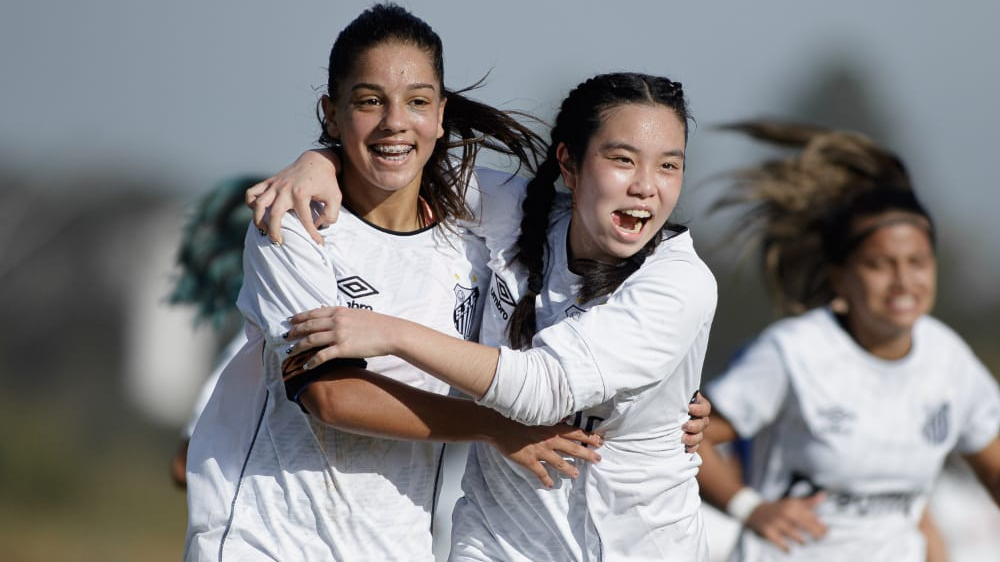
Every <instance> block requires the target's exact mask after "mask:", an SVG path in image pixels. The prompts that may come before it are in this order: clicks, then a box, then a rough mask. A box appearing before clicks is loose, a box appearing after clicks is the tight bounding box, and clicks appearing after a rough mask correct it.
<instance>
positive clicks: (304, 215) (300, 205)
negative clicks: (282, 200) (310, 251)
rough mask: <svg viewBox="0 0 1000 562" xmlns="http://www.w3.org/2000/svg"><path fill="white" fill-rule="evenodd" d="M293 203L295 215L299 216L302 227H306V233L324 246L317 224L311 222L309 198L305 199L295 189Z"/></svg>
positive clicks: (293, 190)
mask: <svg viewBox="0 0 1000 562" xmlns="http://www.w3.org/2000/svg"><path fill="white" fill-rule="evenodd" d="M292 201H293V205H294V206H295V214H296V215H298V216H299V220H300V221H302V226H304V227H305V229H306V232H308V233H309V237H310V238H312V239H313V241H315V242H316V243H317V244H319V245H320V246H322V245H323V236H322V235H321V234H320V233H319V229H318V228H316V224H315V223H314V222H313V221H312V220H309V219H311V218H312V207H310V205H309V198H308V197H303V196H302V195H301V194H300V193H298V191H297V190H296V189H294V188H293V189H292Z"/></svg>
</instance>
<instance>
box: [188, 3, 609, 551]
mask: <svg viewBox="0 0 1000 562" xmlns="http://www.w3.org/2000/svg"><path fill="white" fill-rule="evenodd" d="M322 109H323V118H322V141H323V142H324V143H325V144H326V145H327V146H329V147H331V148H332V149H333V150H335V151H336V152H337V154H339V156H340V158H341V160H342V163H343V167H344V171H343V178H342V186H343V189H344V195H345V197H344V205H343V208H342V209H341V213H340V220H339V221H338V222H337V224H336V225H335V226H333V227H331V228H329V229H328V230H327V232H326V233H325V235H324V240H323V244H322V245H318V244H316V243H315V242H314V241H312V240H311V239H310V238H309V236H308V234H307V233H306V230H305V228H304V227H303V225H302V224H301V223H300V222H298V221H297V220H294V219H287V220H286V224H285V226H284V228H283V231H282V234H283V243H282V244H280V245H277V244H271V243H270V241H269V240H268V238H267V237H266V236H263V235H262V234H259V233H258V231H257V229H256V228H251V229H250V231H249V232H248V233H247V236H246V242H245V253H244V260H243V268H244V282H243V287H242V289H241V291H240V296H239V298H238V306H239V309H240V311H241V313H242V314H243V316H244V319H245V321H246V325H247V337H248V343H247V345H246V346H244V347H243V349H242V350H241V351H240V352H239V353H237V355H236V356H235V357H234V358H233V360H232V361H231V362H230V363H229V365H228V366H227V367H226V369H225V370H224V371H223V372H222V374H221V375H220V378H219V382H218V385H217V386H216V389H215V391H214V393H213V394H212V397H211V398H210V400H209V402H208V404H207V405H206V407H205V409H204V411H203V412H202V416H201V418H200V419H199V421H198V423H197V425H196V427H195V430H194V434H193V435H192V440H191V445H190V448H189V456H188V471H187V483H188V510H189V522H188V532H187V544H186V555H185V556H186V559H187V560H208V559H211V560H219V559H222V560H256V559H281V560H293V559H295V560H331V559H332V560H339V561H344V560H408V561H411V560H432V559H433V554H432V549H431V516H432V513H433V507H434V506H433V504H434V501H435V494H436V490H437V487H438V482H437V477H438V475H439V472H440V457H441V452H442V451H441V443H440V442H445V441H454V440H470V441H476V440H479V441H488V442H490V443H491V444H492V445H494V446H497V447H499V448H501V449H503V450H504V451H505V453H506V454H509V455H511V456H512V457H514V458H517V459H518V462H520V463H523V464H524V465H525V466H529V467H531V469H532V470H535V471H537V472H539V473H540V476H539V477H542V478H548V473H547V472H546V471H545V468H544V467H543V466H542V464H541V463H542V461H545V462H547V463H548V464H549V465H550V466H555V467H556V468H557V469H560V470H564V471H566V472H569V473H570V474H575V473H576V471H577V469H576V468H575V467H573V466H572V465H570V464H569V463H567V462H566V461H565V460H564V459H563V457H562V455H563V454H566V455H572V456H576V457H578V458H580V459H583V460H587V461H595V460H597V459H598V455H597V454H596V453H595V452H594V451H593V450H591V449H588V448H586V446H585V445H587V444H589V445H597V444H599V439H597V438H596V437H593V436H589V435H587V434H586V433H585V432H583V431H580V430H579V429H577V428H574V427H571V426H566V425H556V426H554V427H528V426H525V425H522V424H518V423H516V422H513V421H511V420H509V419H507V418H504V417H503V416H501V415H499V414H497V413H496V412H494V411H492V410H489V409H488V408H484V407H481V406H478V405H476V404H474V403H473V402H472V401H470V400H467V399H462V398H457V397H449V396H446V395H445V394H446V393H447V392H448V387H447V385H446V384H444V383H441V382H440V381H438V380H436V379H434V378H432V377H430V376H428V375H426V374H424V373H422V372H421V371H419V370H418V369H415V368H413V367H411V366H409V365H408V364H406V363H405V362H403V361H401V360H398V359H395V358H378V359H373V360H372V361H371V362H370V363H369V364H368V365H367V368H368V369H370V371H369V370H366V369H365V367H366V365H364V364H361V363H359V362H347V363H343V364H341V365H335V364H330V365H329V366H328V367H329V368H326V369H317V370H312V371H311V372H310V373H308V374H307V375H306V376H302V377H296V378H294V380H291V381H290V383H291V384H289V385H286V384H285V382H286V381H285V380H284V379H283V373H282V368H283V366H284V367H287V366H288V363H287V362H286V359H287V358H288V354H287V348H288V347H289V345H288V343H287V342H286V341H285V340H284V339H283V335H284V334H285V332H286V331H287V330H288V328H289V324H288V322H287V318H288V317H290V316H291V315H292V314H294V313H296V312H299V311H302V310H307V309H311V308H315V307H317V306H320V305H323V304H343V305H346V306H353V307H359V308H371V309H374V310H380V311H385V312H387V313H391V314H398V315H400V316H403V317H406V318H409V319H411V320H414V321H418V322H421V323H423V324H426V325H427V326H429V327H431V328H433V329H434V330H442V331H444V332H445V333H448V334H450V335H453V336H455V337H459V338H464V337H475V336H476V335H477V333H478V327H479V321H480V315H481V309H482V304H483V302H484V301H483V295H484V294H485V289H486V286H485V285H486V282H488V280H489V275H488V270H487V269H486V268H485V262H486V258H485V255H484V254H485V249H484V247H482V245H481V242H480V241H479V240H478V239H477V238H475V237H474V236H471V235H469V234H468V233H467V232H466V231H465V229H463V228H462V227H461V226H460V225H459V224H457V222H456V219H457V218H459V217H464V216H467V215H468V211H467V209H466V207H465V202H464V193H463V191H464V186H465V182H466V181H467V179H468V177H469V175H470V174H471V171H472V167H471V166H472V162H473V158H474V157H475V153H476V151H477V149H478V148H479V147H480V146H487V147H490V148H495V149H498V150H501V151H502V152H504V153H506V154H509V155H511V156H513V157H515V158H518V159H519V160H520V161H522V162H531V161H532V154H533V152H534V149H535V146H536V144H537V142H538V139H537V138H536V136H535V135H534V133H532V132H531V131H530V129H528V128H526V127H524V126H522V125H520V124H519V123H518V122H517V121H515V120H514V119H512V118H511V117H510V116H508V115H507V114H505V113H502V112H500V111H498V110H495V109H494V108H491V107H489V106H485V105H482V104H479V103H476V102H473V101H471V100H469V99H467V98H465V97H463V96H462V95H460V94H459V93H457V92H451V91H447V90H445V89H444V86H443V59H442V54H441V41H440V38H439V37H438V36H437V34H436V33H434V32H433V30H431V28H430V27H429V26H428V25H427V24H426V23H425V22H423V21H422V20H420V19H418V18H416V17H415V16H413V15H412V14H410V13H409V12H407V11H405V10H403V9H402V8H399V7H398V6H394V5H385V4H380V5H376V6H374V7H372V8H370V9H368V10H366V11H365V12H364V13H362V14H361V15H360V16H358V17H357V18H356V19H355V20H354V21H353V22H352V23H351V24H349V25H348V26H347V27H346V28H345V29H344V30H343V31H342V32H341V33H340V35H339V36H338V38H337V40H336V42H335V44H334V46H333V49H332V50H331V53H330V64H329V81H328V91H327V95H326V96H324V97H323V99H322ZM455 145H458V146H460V147H461V148H462V150H461V154H460V155H458V156H452V155H451V154H450V152H449V148H450V147H453V146H455ZM307 222H308V220H307ZM372 371H374V372H372ZM376 373H379V374H376Z"/></svg>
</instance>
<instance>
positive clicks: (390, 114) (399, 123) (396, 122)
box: [380, 101, 406, 132]
mask: <svg viewBox="0 0 1000 562" xmlns="http://www.w3.org/2000/svg"><path fill="white" fill-rule="evenodd" d="M383 107H384V108H385V109H384V110H383V113H382V122H381V123H380V125H381V128H382V129H383V130H385V131H392V132H398V131H403V130H405V129H406V108H405V106H404V104H402V103H399V102H395V101H388V102H386V104H385V105H384V106H383Z"/></svg>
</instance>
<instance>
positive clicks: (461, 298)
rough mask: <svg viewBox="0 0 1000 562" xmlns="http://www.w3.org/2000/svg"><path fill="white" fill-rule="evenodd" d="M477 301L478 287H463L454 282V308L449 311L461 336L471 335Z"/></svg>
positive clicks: (468, 336) (467, 336)
mask: <svg viewBox="0 0 1000 562" xmlns="http://www.w3.org/2000/svg"><path fill="white" fill-rule="evenodd" d="M478 302H479V287H472V288H471V289H470V288H468V287H463V286H461V285H459V284H457V283H456V284H455V309H454V310H453V311H452V313H451V319H452V320H453V321H454V322H455V329H456V330H458V333H460V334H462V337H464V338H465V339H469V338H470V337H471V336H472V326H473V319H474V318H475V314H476V304H477V303H478Z"/></svg>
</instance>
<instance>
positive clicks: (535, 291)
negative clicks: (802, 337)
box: [525, 273, 542, 297]
mask: <svg viewBox="0 0 1000 562" xmlns="http://www.w3.org/2000/svg"><path fill="white" fill-rule="evenodd" d="M540 294H542V278H541V276H540V275H537V274H534V273H532V274H531V275H529V276H528V294H527V295H525V296H529V297H537V296H538V295H540Z"/></svg>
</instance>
